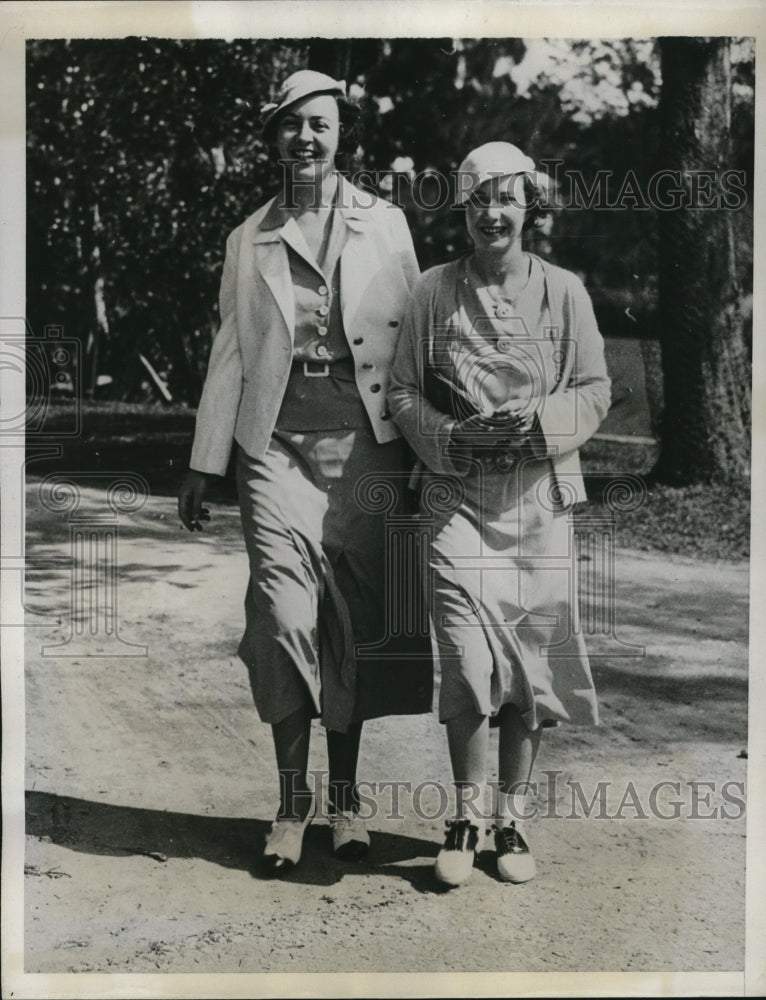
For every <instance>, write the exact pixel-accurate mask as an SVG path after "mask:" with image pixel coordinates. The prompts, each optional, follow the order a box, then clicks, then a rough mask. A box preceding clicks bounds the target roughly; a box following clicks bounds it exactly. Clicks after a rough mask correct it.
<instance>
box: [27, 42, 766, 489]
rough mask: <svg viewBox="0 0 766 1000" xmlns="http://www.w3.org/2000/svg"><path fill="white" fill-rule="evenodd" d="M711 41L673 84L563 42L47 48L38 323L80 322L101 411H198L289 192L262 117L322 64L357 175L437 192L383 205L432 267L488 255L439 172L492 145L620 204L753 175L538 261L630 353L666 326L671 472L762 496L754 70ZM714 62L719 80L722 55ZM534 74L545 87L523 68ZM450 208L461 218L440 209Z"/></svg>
mask: <svg viewBox="0 0 766 1000" xmlns="http://www.w3.org/2000/svg"><path fill="white" fill-rule="evenodd" d="M689 41H690V47H688V48H683V46H682V43H683V42H684V40H683V39H680V40H673V42H675V43H676V44H677V45H678V46H680V47H677V48H676V49H675V51H674V53H673V54H672V56H670V57H668V55H667V46H668V45H669V44H671V43H670V42H663V43H662V48H663V53H662V54H663V67H662V68H663V70H664V83H663V85H662V87H661V83H660V81H661V75H660V68H661V67H660V54H659V46H658V44H656V43H652V42H651V40H648V41H641V40H609V41H604V42H600V41H595V40H587V41H586V40H583V41H569V42H558V43H555V44H553V46H552V47H549V49H548V50H545V52H544V53H543V56H540V51H541V50H540V48H539V47H540V46H541V45H544V44H547V43H544V42H542V41H533V42H525V41H522V40H521V39H450V38H445V39H434V38H429V39H385V40H384V39H353V40H313V41H311V42H309V41H306V42H303V41H301V42H297V41H291V40H277V41H258V40H238V41H234V42H226V41H219V40H207V41H173V40H167V39H149V38H130V39H120V40H114V41H112V40H76V41H68V42H67V41H61V40H56V41H38V42H30V43H29V44H28V60H27V94H28V117H27V135H28V162H27V183H28V201H27V205H28V214H27V227H28V228H27V293H28V294H27V300H28V318H29V321H30V324H31V326H32V329H33V330H34V331H35V332H36V333H38V334H39V333H40V332H41V331H42V330H43V328H44V327H45V325H47V324H58V325H61V326H63V327H64V330H65V334H66V335H67V336H73V337H76V338H77V339H78V340H79V341H80V342H81V344H82V348H83V356H84V358H85V366H86V370H85V390H86V392H87V393H88V394H89V395H92V396H96V397H106V398H110V399H121V400H138V399H142V398H144V397H146V396H147V395H149V397H150V398H153V399H157V400H163V399H168V398H172V399H173V400H174V401H182V402H186V403H188V404H190V405H192V406H193V405H196V402H197V399H198V398H199V392H200V388H201V384H202V379H203V378H204V371H205V365H206V361H207V357H208V354H209V348H210V338H211V336H212V334H213V333H214V331H215V329H216V327H217V322H218V315H217V291H218V282H219V278H220V272H221V266H222V263H223V261H222V257H223V247H224V241H225V238H226V235H227V234H228V232H229V231H230V230H231V229H232V228H234V227H235V226H236V225H237V224H238V223H239V222H241V221H242V220H243V219H244V218H245V217H246V216H247V215H248V214H249V213H250V212H252V211H253V210H254V209H255V208H256V207H257V206H258V204H259V203H261V202H262V201H263V200H264V199H265V198H266V197H267V196H268V195H269V194H270V193H272V191H273V190H274V188H275V186H276V183H277V179H278V178H277V173H276V170H275V168H274V165H273V163H272V162H271V160H270V157H269V152H268V150H267V149H266V148H265V147H264V144H263V142H262V140H261V138H260V134H259V123H258V109H259V108H260V106H261V104H263V103H264V102H265V101H266V100H268V99H269V98H270V97H271V94H272V93H273V91H274V89H275V88H276V86H277V85H278V83H279V81H281V80H282V79H283V78H284V77H285V76H286V75H287V74H288V73H289V72H292V71H293V70H295V69H298V68H301V67H304V66H311V67H313V68H316V69H321V70H324V71H326V72H329V73H331V74H332V75H333V76H336V77H341V78H344V79H346V80H347V81H348V82H349V84H350V86H351V89H352V93H354V92H358V93H359V94H361V95H362V97H361V103H362V106H363V111H364V119H365V126H366V128H365V134H364V139H363V147H362V148H361V149H360V150H359V155H358V165H359V166H363V167H365V168H367V169H368V170H370V171H388V170H390V169H391V168H392V167H393V168H395V169H409V170H411V171H412V172H413V173H414V174H415V175H417V177H418V178H419V183H420V187H419V189H418V192H417V193H418V195H419V200H420V204H419V203H418V199H417V198H414V197H413V191H412V190H411V189H410V188H408V186H407V185H404V186H402V185H400V186H398V187H397V188H396V190H390V189H388V188H387V187H386V185H385V183H384V184H383V185H381V186H380V193H381V194H383V195H384V196H386V197H395V198H397V200H399V201H400V203H401V204H402V206H403V207H404V209H405V211H406V212H407V215H408V219H409V222H410V226H411V228H412V232H413V237H414V240H415V245H416V249H417V252H418V256H419V260H420V264H421V267H423V268H426V267H429V266H431V265H433V264H436V263H440V262H442V261H444V260H446V259H448V258H450V257H454V256H457V255H458V254H460V253H462V252H463V251H464V250H465V249H466V248H467V242H466V235H465V228H464V224H463V219H462V216H461V214H460V213H459V212H455V211H453V210H451V209H450V207H449V204H450V199H449V198H445V197H444V192H443V191H441V189H440V187H439V182H438V181H437V180H436V179H431V180H429V179H428V176H427V175H428V174H429V172H431V173H432V174H434V175H435V174H437V173H438V174H441V175H449V173H450V171H453V170H455V169H456V167H457V166H458V164H459V162H460V160H461V159H462V158H463V156H464V155H465V153H466V152H467V151H468V150H469V149H471V148H472V147H474V146H476V145H478V144H480V143H482V142H486V141H488V140H491V139H500V140H506V141H511V142H514V143H516V144H517V145H519V146H521V147H522V148H524V149H525V150H526V151H527V152H529V153H530V154H531V155H532V156H533V157H534V158H535V159H536V160H537V161H538V162H540V161H541V160H549V161H551V160H561V161H563V165H562V167H561V170H562V171H565V172H566V173H567V174H572V173H577V174H578V175H579V176H580V177H581V178H582V182H583V183H584V184H585V185H586V186H589V185H591V184H593V183H594V182H595V181H596V180H597V179H598V177H599V175H600V174H599V172H601V175H603V173H604V172H607V173H609V172H611V175H612V176H613V177H614V178H615V179H616V181H615V184H616V188H617V189H619V186H620V179H621V178H624V177H625V176H626V174H627V173H628V172H630V171H632V172H633V175H634V176H635V178H636V182H637V183H638V184H639V186H645V185H646V183H647V181H648V179H649V177H650V176H651V174H652V172H653V171H654V170H656V169H657V167H658V165H660V166H662V167H669V166H670V165H671V164H672V165H676V164H678V165H679V167H680V169H708V165H709V164H711V163H712V164H713V165H712V166H711V167H709V168H710V169H720V168H721V164H724V165H726V166H727V167H731V168H738V169H742V170H744V171H745V172H746V175H747V191H748V195H749V197H748V201H747V204H746V205H745V207H744V208H742V209H741V210H740V211H737V212H733V211H729V212H723V213H718V215H717V218H714V217H713V215H714V214H715V213H712V214H711V213H710V212H701V213H700V212H698V213H696V215H695V213H694V212H687V213H686V215H687V216H688V218H686V219H682V218H681V217H680V216H679V217H678V218H677V219H676V218H674V219H669V218H668V217H669V216H670V215H674V216H675V215H677V214H678V213H657V212H656V211H654V210H653V209H652V208H651V207H649V206H642V205H640V204H632V203H631V201H630V199H629V198H628V199H627V200H624V201H623V203H621V204H619V205H616V206H614V205H613V206H612V207H611V208H610V207H605V206H603V205H601V206H599V205H596V204H593V205H591V206H590V207H582V206H579V207H578V206H576V205H575V206H570V207H566V206H565V207H564V208H562V210H561V211H560V212H557V213H556V216H555V222H554V225H553V228H552V230H551V231H550V232H548V233H546V234H544V235H538V236H537V238H536V239H537V242H536V243H534V244H533V248H535V249H538V250H540V251H541V252H543V253H545V254H546V255H547V256H549V257H550V258H551V259H552V260H553V261H555V262H556V263H559V264H561V265H563V266H565V267H570V268H572V269H574V270H576V271H578V273H580V274H581V275H582V277H583V278H584V279H585V281H586V282H587V284H588V288H589V290H590V292H591V294H592V296H593V298H594V303H595V306H596V311H597V315H598V318H599V323H600V326H601V328H602V330H603V331H604V333H605V334H606V335H607V336H622V335H630V336H639V337H642V338H646V339H647V340H652V339H656V338H658V336H659V335H660V331H661V332H662V344H663V355H662V357H663V365H664V368H665V386H666V392H665V396H666V398H667V401H668V402H667V403H666V410H665V419H664V422H663V423H662V425H661V434H662V442H663V449H662V456H661V461H660V463H659V466H658V469H657V473H658V475H659V476H660V477H661V478H664V479H666V480H670V481H674V482H680V481H686V482H689V481H697V480H700V479H706V478H711V477H715V478H719V479H720V478H723V479H726V478H733V479H735V478H742V476H744V475H745V474H746V468H747V462H748V459H747V419H748V410H747V406H746V403H745V402H743V401H742V400H741V399H740V398H739V396H738V395H737V392H736V391H735V386H736V385H737V384H741V383H744V384H747V382H748V379H749V375H748V374H747V358H746V357H743V352H742V350H741V349H740V348H741V345H742V344H743V343H744V344H745V346H746V339H747V338H746V336H744V334H743V323H742V316H741V315H740V310H741V304H742V302H745V303H746V302H747V300H748V295H749V293H750V292H751V291H752V271H751V268H752V256H751V248H752V210H751V205H752V151H753V110H752V85H753V73H754V67H753V57H752V53H751V51H750V50H748V48H747V46H745V47H744V49H743V47H742V44H741V43H739V52H738V55H737V58H735V59H734V60H733V62H731V64H730V60H729V46H728V43H725V41H724V40H705V39H692V40H689ZM536 46H537V48H535V47H536ZM695 46H699V47H701V49H698V48H696V47H695ZM706 46H707V48H706ZM711 46H712V49H711ZM712 50H715V52H716V53H717V54H716V56H715V58H713V57H712V56H710V55H706V56H705V57H704V58H703V63H704V66H703V69H702V70H701V69H700V58H701V57H700V51H704V52H706V53H707V52H709V51H712ZM743 52H744V55H743ZM533 55H534V56H536V59H537V61H535V59H533V58H530V57H531V56H533ZM570 57H571V58H570ZM568 59H569V61H567V60H568ZM705 60H707V62H705ZM530 64H531V65H532V66H533V67H534V66H537V67H538V68H537V70H536V71H535V72H532V73H531V74H529V73H528V74H527V76H526V77H525V76H524V74H523V73H521V74H520V72H519V71H520V70H522V69H524V68H525V67H527V66H529V65H530ZM711 67H712V68H711ZM711 87H712V88H713V90H712V92H713V93H715V95H716V98H717V99H718V102H719V103H721V101H720V98H721V97H724V96H725V95H726V94H731V97H732V100H731V103H730V109H731V116H730V122H729V120H728V119H727V118H726V114H725V112H724V113H723V117H721V114H719V113H718V112H715V111H713V112H708V113H706V112H705V111H704V108H705V107H706V106H707V104H706V101H705V99H704V96H705V94H709V93H711ZM706 88H707V89H706ZM661 89H662V101H661V102H660V101H659V99H660V91H661ZM695 95H696V97H695ZM695 101H696V103H695ZM658 102H659V103H660V105H661V106H660V107H658ZM708 103H709V102H708ZM713 103H715V102H713ZM674 108H675V111H674ZM674 114H675V115H676V119H675V120H676V122H677V123H680V122H682V121H683V120H684V116H685V115H688V114H691V115H692V116H695V115H696V117H695V118H694V121H695V123H696V126H697V129H698V130H699V129H701V130H702V131H703V132H704V133H705V135H704V136H703V142H702V143H701V147H700V149H698V150H691V148H690V147H689V146H688V145H684V142H682V141H680V138H679V141H678V142H676V143H675V145H674V143H673V142H672V141H669V140H668V136H669V134H670V132H669V130H672V129H673V128H680V125H679V124H677V125H676V126H673V125H669V122H672V121H673V120H674V119H673V115H674ZM706 114H707V117H706ZM692 132H693V129H692ZM687 134H691V132H689V130H687ZM679 137H680V133H679ZM703 147H704V148H703ZM724 147H725V151H724ZM711 157H712V158H711ZM424 178H425V179H424ZM615 193H616V190H615V189H614V188H613V189H611V191H610V194H611V195H612V196H614V195H615ZM428 199H433V200H436V201H440V203H441V205H442V207H440V208H439V209H438V210H433V211H428V210H424V209H423V208H422V201H423V200H428ZM674 227H675V228H674ZM722 234H723V235H722ZM681 245H683V246H684V248H685V250H684V253H683V254H682V257H683V269H684V273H685V274H686V276H687V277H686V279H685V281H686V284H684V282H679V283H676V282H675V281H671V280H670V275H671V274H675V273H676V272H677V270H678V268H677V267H676V264H675V258H673V257H672V253H673V252H674V251H672V250H671V247H673V246H675V247H676V248H677V247H679V246H681ZM725 248H728V249H725ZM711 268H712V271H713V272H714V273H715V275H716V276H717V277H716V279H715V281H714V282H713V283H712V284H709V294H706V295H705V296H703V295H701V294H700V289H701V287H702V283H703V278H702V273H701V272H703V271H704V273H705V274H708V275H710V273H711ZM658 278H659V282H658ZM730 279H731V280H730ZM695 282H696V284H695ZM716 282H717V283H716ZM706 287H707V286H706ZM658 292H659V301H658ZM690 302H692V303H693V304H694V306H695V309H694V310H693V311H692V310H688V309H686V306H685V305H684V303H686V304H687V305H688V303H690ZM658 305H659V309H658ZM690 317H693V318H690ZM695 338H696V340H695ZM745 353H746V352H745ZM692 357H694V358H695V359H700V365H699V366H698V367H699V372H697V373H696V374H695V373H694V372H693V371H692V369H691V368H689V367H688V364H687V362H688V361H689V360H690V359H691V358H692ZM700 378H701V379H702V380H703V383H704V385H705V386H707V389H706V391H703V392H700V381H699V380H700ZM147 386H148V389H147ZM669 386H672V390H673V391H670V392H669V391H668V387H669ZM676 388H679V392H678V394H676ZM674 407H675V408H674ZM737 408H739V409H738V410H737ZM681 410H683V412H684V414H685V415H688V419H686V418H685V419H684V420H680V419H679V416H678V415H679V413H680V411H681ZM713 410H715V411H716V413H717V414H718V415H719V416H721V415H723V414H724V412H725V413H726V415H727V416H726V420H727V421H730V418H731V416H732V414H733V413H734V411H735V410H737V412H738V414H739V417H738V423H736V426H735V424H731V426H730V427H729V429H728V430H727V431H725V432H722V431H721V422H720V420H719V421H718V422H716V419H713V415H712V411H713ZM703 417H704V419H703ZM692 438H694V448H693V449H690V450H689V451H688V452H687V450H686V448H687V439H688V440H689V441H691V439H692ZM724 438H725V439H726V440H725V441H724ZM711 450H712V451H714V452H715V455H716V457H715V458H712V459H711V458H710V455H709V452H710V451H711ZM692 455H693V456H694V457H693V459H692V458H691V457H690V456H692ZM685 456H686V457H687V458H688V459H689V460H686V461H682V459H684V457H685Z"/></svg>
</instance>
